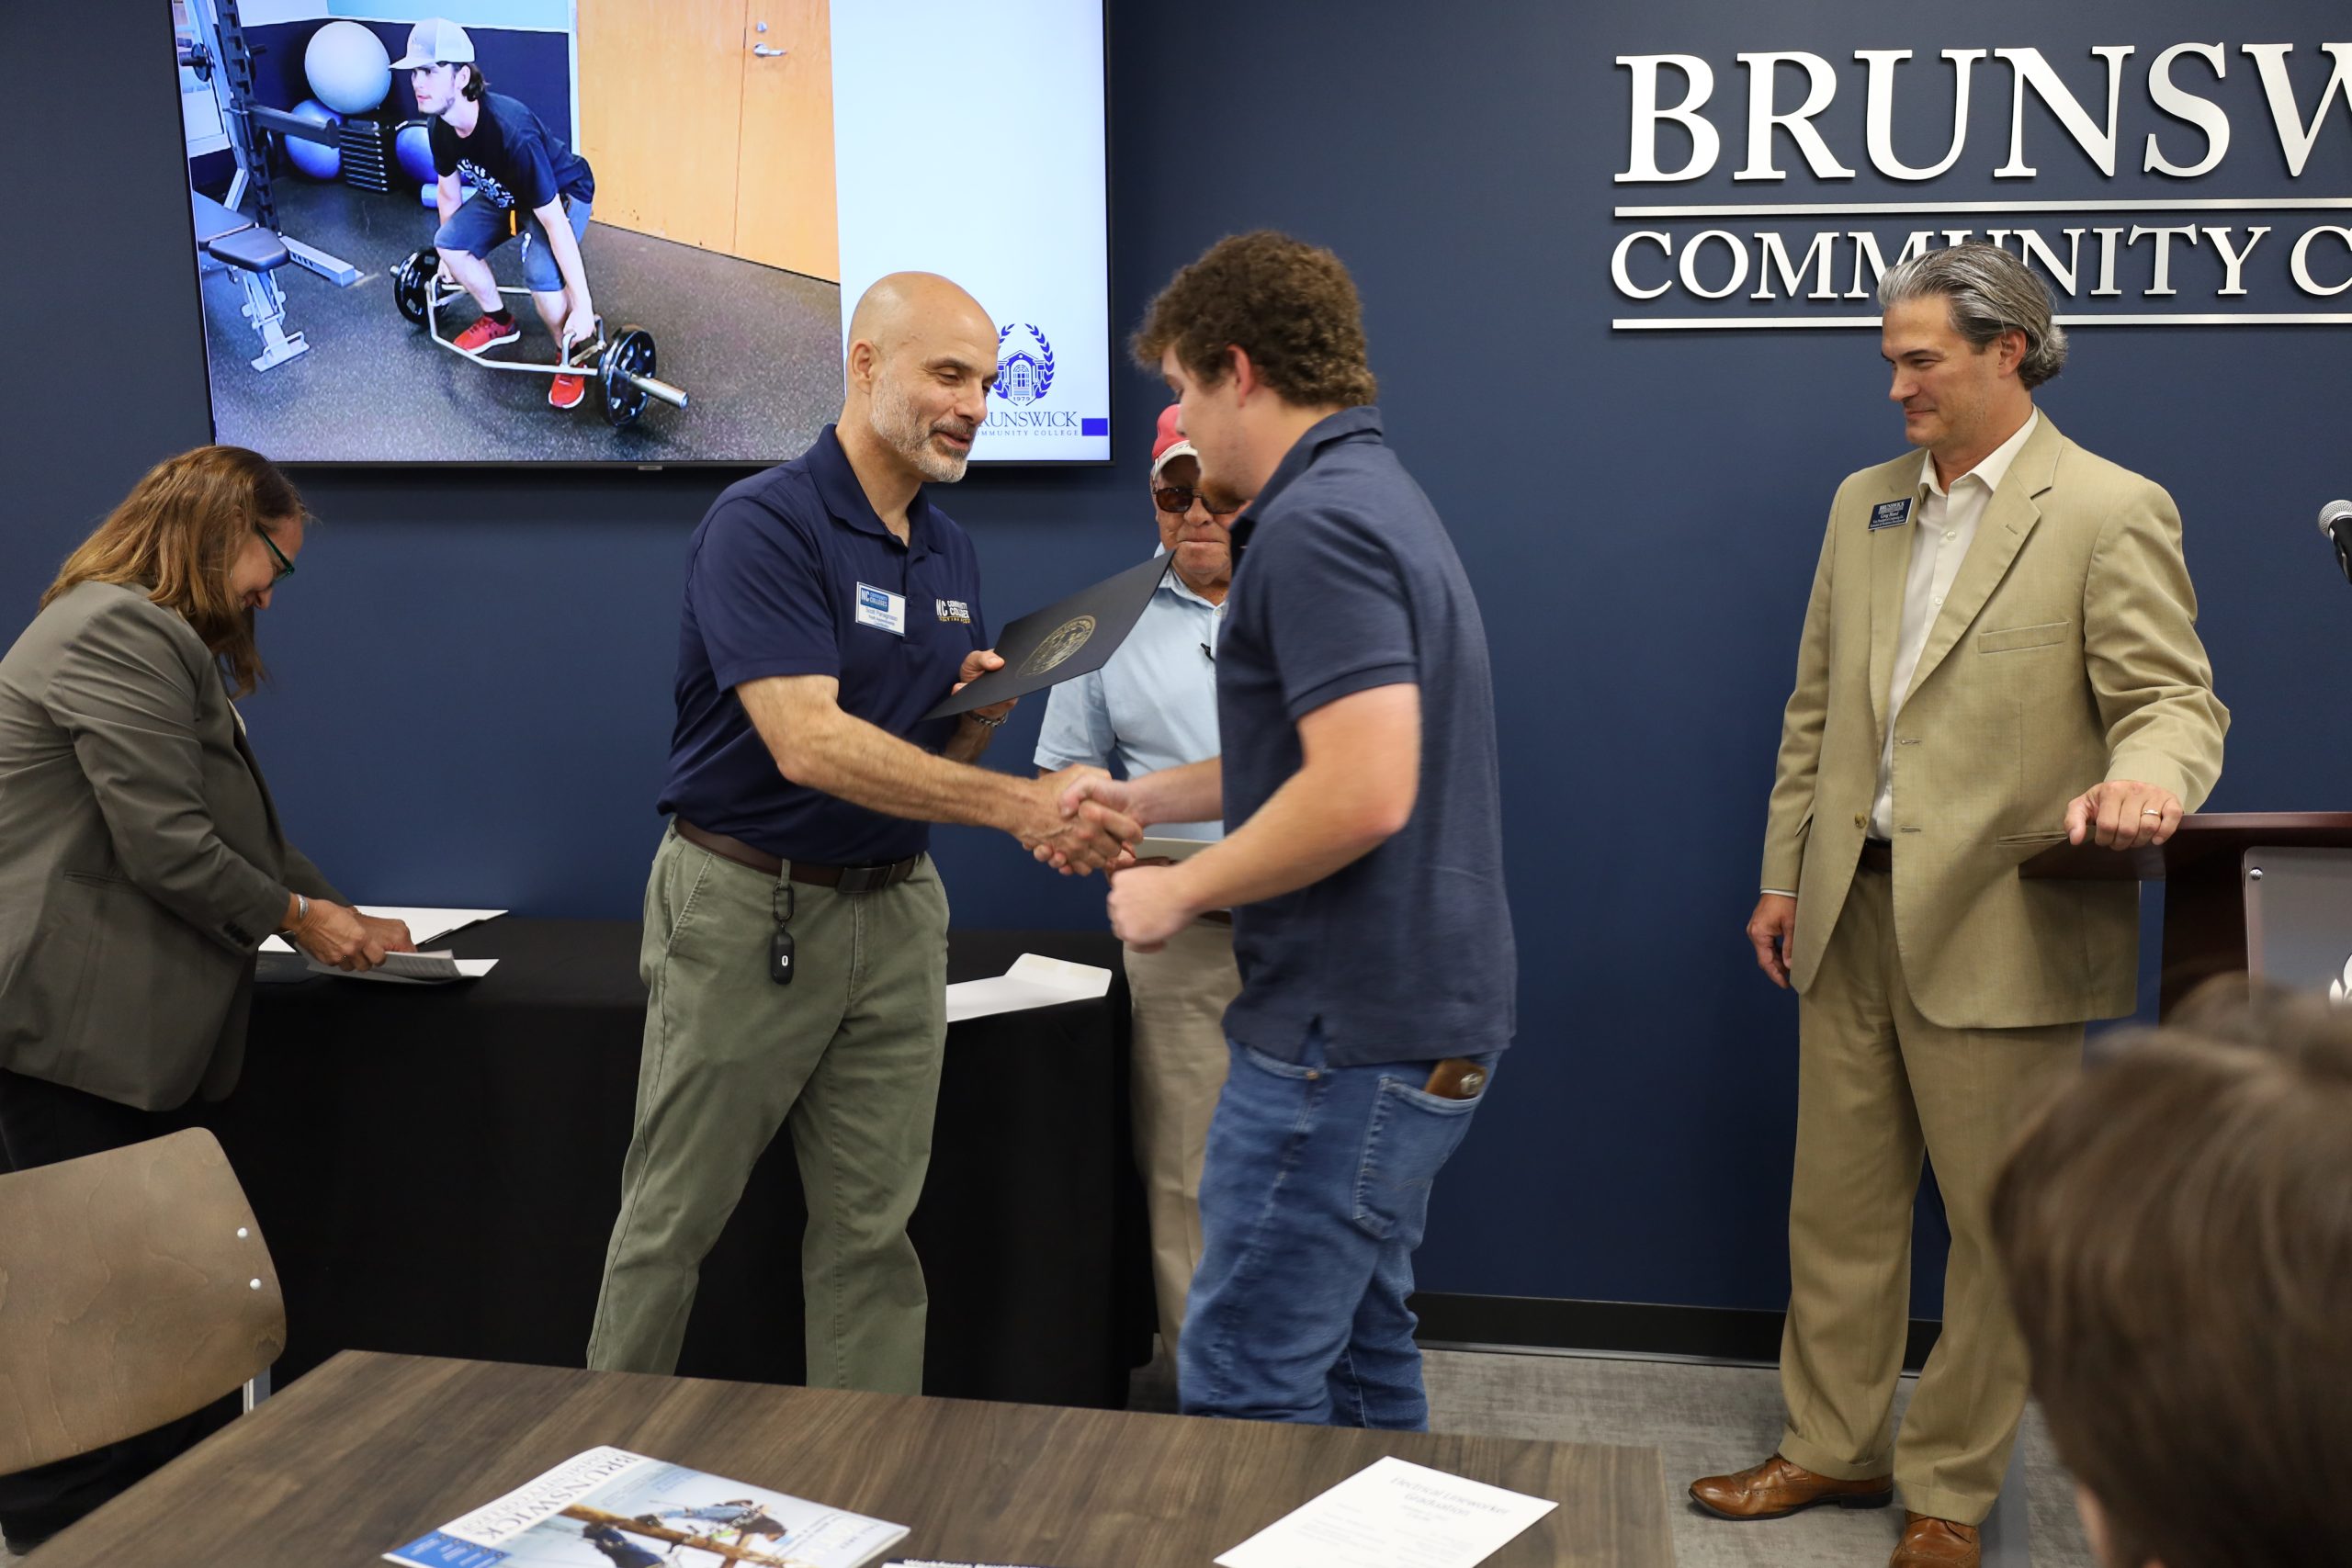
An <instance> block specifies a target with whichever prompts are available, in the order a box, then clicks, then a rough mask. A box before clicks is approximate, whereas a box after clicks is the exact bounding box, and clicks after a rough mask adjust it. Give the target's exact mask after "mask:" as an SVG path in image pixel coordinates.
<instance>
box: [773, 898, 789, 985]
mask: <svg viewBox="0 0 2352 1568" xmlns="http://www.w3.org/2000/svg"><path fill="white" fill-rule="evenodd" d="M769 908H772V909H773V910H774V911H775V936H773V937H771V938H770V939H769V940H768V978H769V979H771V980H773V981H775V983H776V984H777V985H779V986H789V985H790V984H792V932H791V931H790V930H789V929H788V926H789V922H790V921H791V919H792V884H791V883H790V882H789V881H787V880H786V878H784V877H781V876H779V877H777V878H776V879H775V893H774V894H773V895H772V896H771V897H770V901H769Z"/></svg>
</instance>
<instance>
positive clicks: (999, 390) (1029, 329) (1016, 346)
mask: <svg viewBox="0 0 2352 1568" xmlns="http://www.w3.org/2000/svg"><path fill="white" fill-rule="evenodd" d="M996 344H997V361H996V389H995V395H996V400H995V401H994V402H992V403H991V404H990V405H989V415H988V418H987V419H986V420H984V421H982V422H981V423H982V424H983V425H984V426H985V427H986V428H987V429H989V430H991V431H994V432H995V433H996V434H1000V435H1005V436H1021V435H1042V434H1052V435H1102V434H1107V433H1108V431H1109V430H1110V427H1111V426H1110V421H1109V420H1108V419H1107V418H1103V419H1088V418H1085V417H1083V416H1081V415H1080V414H1079V413H1078V412H1077V411H1076V410H1073V409H1048V408H1046V407H1043V406H1042V405H1043V404H1044V403H1045V401H1046V395H1047V394H1048V393H1050V392H1051V391H1052V390H1053V389H1054V344H1053V340H1052V339H1050V338H1048V337H1047V336H1046V333H1045V332H1044V330H1043V329H1042V328H1040V327H1039V326H1038V325H1037V324H1036V323H1035V321H1007V322H1006V323H1005V324H1004V325H1003V326H1001V327H1000V328H998V329H997V334H996Z"/></svg>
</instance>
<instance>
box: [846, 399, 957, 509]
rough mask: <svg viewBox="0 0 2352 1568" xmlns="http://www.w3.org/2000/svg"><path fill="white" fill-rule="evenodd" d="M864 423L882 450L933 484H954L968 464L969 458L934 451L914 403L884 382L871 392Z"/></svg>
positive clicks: (920, 414)
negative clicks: (901, 459) (912, 468)
mask: <svg viewBox="0 0 2352 1568" xmlns="http://www.w3.org/2000/svg"><path fill="white" fill-rule="evenodd" d="M866 421H867V423H870V424H871V425H872V426H873V427H874V434H876V435H877V436H879V437H881V439H882V443H883V445H884V446H888V447H889V448H890V450H892V451H893V452H896V453H898V454H899V456H900V457H904V458H905V459H906V460H907V461H908V462H909V463H910V464H912V465H913V467H914V470H915V472H917V473H919V474H921V475H922V477H923V478H924V479H929V480H931V481H932V482H933V483H935V484H954V483H955V482H956V480H957V479H962V478H963V477H964V469H965V468H966V467H967V465H968V464H969V463H970V462H971V458H970V457H968V456H967V457H948V456H945V455H944V454H943V453H941V452H939V451H937V450H935V449H934V448H933V446H932V445H931V427H930V426H929V425H928V424H926V423H924V422H923V418H922V413H921V412H919V411H918V410H917V409H916V408H915V406H914V401H913V400H912V399H910V398H906V397H903V396H901V395H900V394H899V391H898V390H897V389H896V388H894V387H892V386H891V385H890V384H889V383H888V382H887V381H885V382H883V383H882V384H881V385H879V386H876V388H875V389H874V398H873V400H872V402H871V403H870V404H868V406H867V412H866Z"/></svg>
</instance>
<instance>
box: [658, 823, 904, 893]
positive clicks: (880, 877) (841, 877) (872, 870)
mask: <svg viewBox="0 0 2352 1568" xmlns="http://www.w3.org/2000/svg"><path fill="white" fill-rule="evenodd" d="M670 825H671V826H672V827H673V828H675V829H677V830H678V837H680V838H681V839H684V840H685V841H686V842H688V843H690V844H692V845H694V846H695V848H697V849H704V850H708V851H709V852H711V853H712V854H715V855H717V856H718V858H719V859H721V860H731V861H733V862H734V863H736V864H737V865H741V866H748V867H749V868H751V869H752V870H753V871H756V872H758V873H760V874H762V875H763V876H777V875H781V874H783V872H784V862H782V861H780V860H778V859H777V858H776V857H775V856H774V855H772V854H770V853H768V852H767V851H765V850H763V849H760V848H757V847H756V846H754V845H751V844H747V843H745V842H744V841H743V840H741V839H730V838H729V837H728V836H727V835H726V834H724V833H714V832H711V831H710V830H708V829H704V828H697V827H695V825H694V824H693V823H691V822H689V821H687V820H686V819H685V818H683V817H674V818H671V821H670ZM921 864H922V856H921V855H910V856H909V857H908V858H906V859H905V860H894V861H892V862H890V863H888V864H887V865H810V864H809V863H807V862H806V861H794V862H793V863H792V880H793V881H795V882H805V883H807V884H809V886H811V887H831V888H837V889H839V890H840V891H841V892H843V893H879V892H880V891H881V890H882V889H884V888H885V887H895V886H898V885H899V883H901V882H904V881H905V880H906V879H907V878H908V877H910V876H912V875H913V874H915V867H916V866H918V865H921Z"/></svg>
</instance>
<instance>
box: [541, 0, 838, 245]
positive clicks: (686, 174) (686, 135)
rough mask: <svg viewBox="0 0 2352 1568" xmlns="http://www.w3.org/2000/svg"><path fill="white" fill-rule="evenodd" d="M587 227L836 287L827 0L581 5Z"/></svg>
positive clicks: (600, 1) (632, 0)
mask: <svg viewBox="0 0 2352 1568" xmlns="http://www.w3.org/2000/svg"><path fill="white" fill-rule="evenodd" d="M579 18H580V21H579V28H580V42H579V51H580V100H581V103H580V150H581V152H582V155H584V156H585V157H586V158H587V160H588V162H589V164H591V165H592V166H593V167H594V170H595V171H596V221H597V222H599V223H609V224H611V225H612V226H614V227H615V228H618V229H628V230H631V231H635V232H637V233H640V234H650V235H652V236H653V237H655V238H657V239H663V240H672V241H675V242H677V243H681V244H687V245H695V246H697V247H699V248H701V249H703V250H707V251H716V252H718V253H720V254H726V255H730V256H740V257H741V258H742V259H744V260H746V261H753V262H759V263H761V264H763V265H767V266H775V267H783V268H785V269H786V270H788V271H792V272H797V273H801V274H803V275H805V276H809V277H815V278H820V279H822V280H824V281H826V282H834V283H837V282H839V281H840V280H841V260H840V255H841V247H840V240H839V231H838V227H837V222H836V220H835V217H834V211H833V72H832V38H831V15H830V12H829V10H828V7H827V4H826V0H580V6H579Z"/></svg>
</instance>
